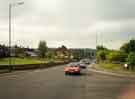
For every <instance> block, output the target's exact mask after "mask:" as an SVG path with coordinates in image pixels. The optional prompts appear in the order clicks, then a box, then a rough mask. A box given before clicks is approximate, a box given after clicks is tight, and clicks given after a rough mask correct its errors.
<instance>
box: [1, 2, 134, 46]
mask: <svg viewBox="0 0 135 99" xmlns="http://www.w3.org/2000/svg"><path fill="white" fill-rule="evenodd" d="M18 1H20V0H0V43H1V44H8V4H9V3H15V2H18ZM23 1H24V5H20V6H16V7H13V9H12V12H13V13H12V39H13V44H15V43H16V44H19V45H22V46H29V47H34V48H36V47H37V45H38V42H39V41H40V40H46V41H47V44H48V46H49V47H58V46H60V45H66V46H67V47H70V48H95V47H96V34H97V38H98V40H97V42H98V44H103V45H105V46H107V47H109V48H119V47H120V45H121V44H122V43H124V42H126V41H128V40H129V39H131V38H133V37H134V36H135V11H134V9H135V1H134V0H23Z"/></svg>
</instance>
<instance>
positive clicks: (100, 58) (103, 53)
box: [96, 50, 107, 61]
mask: <svg viewBox="0 0 135 99" xmlns="http://www.w3.org/2000/svg"><path fill="white" fill-rule="evenodd" d="M106 54H107V52H106V51H103V50H100V51H97V53H96V59H97V61H104V60H106Z"/></svg>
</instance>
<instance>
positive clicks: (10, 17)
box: [9, 2, 24, 71]
mask: <svg viewBox="0 0 135 99" xmlns="http://www.w3.org/2000/svg"><path fill="white" fill-rule="evenodd" d="M22 4H24V2H17V3H10V4H9V70H10V71H12V69H13V68H12V64H11V48H12V44H11V43H12V39H11V27H12V26H11V25H12V7H15V6H18V5H22Z"/></svg>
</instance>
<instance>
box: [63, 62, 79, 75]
mask: <svg viewBox="0 0 135 99" xmlns="http://www.w3.org/2000/svg"><path fill="white" fill-rule="evenodd" d="M64 72H65V74H66V75H67V74H80V73H81V69H80V66H78V64H68V66H66V67H65V68H64Z"/></svg>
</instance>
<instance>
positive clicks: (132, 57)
mask: <svg viewBox="0 0 135 99" xmlns="http://www.w3.org/2000/svg"><path fill="white" fill-rule="evenodd" d="M127 62H128V64H129V65H130V66H131V67H132V68H133V66H135V53H133V52H130V53H129V55H128V57H127Z"/></svg>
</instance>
